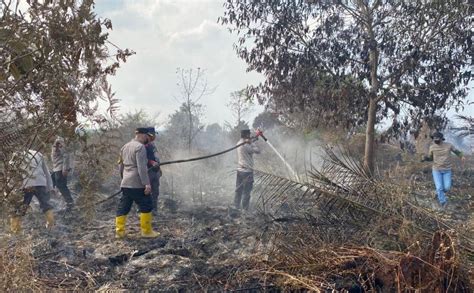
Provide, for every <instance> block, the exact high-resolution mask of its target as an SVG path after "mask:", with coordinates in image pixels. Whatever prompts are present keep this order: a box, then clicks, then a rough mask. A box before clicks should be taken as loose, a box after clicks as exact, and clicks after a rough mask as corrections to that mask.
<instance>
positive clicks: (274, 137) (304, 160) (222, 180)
mask: <svg viewBox="0 0 474 293" xmlns="http://www.w3.org/2000/svg"><path fill="white" fill-rule="evenodd" d="M236 133H237V132H235V131H227V130H223V129H221V128H217V127H212V128H207V129H206V130H205V131H202V132H200V133H198V134H197V135H196V138H195V142H194V145H193V148H192V149H191V151H189V150H188V149H186V148H184V147H178V146H183V144H180V143H179V142H178V141H177V140H179V139H180V138H179V137H176V135H174V134H173V133H169V132H166V131H165V132H163V133H162V134H160V136H159V137H160V139H159V140H158V141H157V142H156V146H157V149H158V153H159V154H160V160H161V161H162V162H165V161H171V160H177V159H187V158H192V157H198V156H203V155H209V154H213V153H217V152H221V151H223V150H225V149H228V148H231V147H233V146H235V145H236V144H237V142H238V141H239V137H238V135H236ZM265 136H266V138H267V139H268V140H269V141H270V142H271V143H272V145H274V146H275V148H276V149H277V150H278V152H280V153H281V154H282V156H283V158H284V159H285V161H287V163H288V164H289V165H290V166H291V167H292V169H294V170H295V171H296V173H297V174H298V175H299V176H301V175H302V174H306V171H308V170H310V169H311V168H312V167H315V168H319V167H320V166H321V164H322V157H321V153H322V152H321V147H322V143H321V141H320V140H319V139H318V138H316V137H314V136H308V137H304V136H303V135H301V134H298V133H295V132H294V131H291V130H290V129H288V128H285V127H283V126H279V127H274V128H272V129H270V130H267V131H265ZM256 144H257V146H258V147H259V148H260V150H261V153H260V154H255V155H254V161H255V169H257V170H262V171H266V172H271V173H272V174H275V175H278V176H282V177H285V178H290V179H293V180H294V179H295V178H294V176H293V175H292V174H291V171H290V170H289V169H288V168H287V167H286V165H285V163H284V162H282V160H281V159H280V158H279V157H278V156H277V155H276V154H275V152H274V151H273V150H272V149H271V147H269V146H268V144H267V143H265V142H264V141H263V139H261V138H260V139H259V140H258V141H257V142H256ZM236 169H237V152H236V151H235V150H234V151H231V152H229V153H226V154H224V155H220V156H217V157H213V158H210V159H205V160H200V161H195V162H186V163H179V164H172V165H165V166H162V172H163V176H162V177H161V180H160V193H161V195H160V196H161V197H171V198H173V199H175V200H179V201H181V202H182V203H183V204H190V205H209V204H216V205H231V204H232V202H233V197H234V192H235V186H236Z"/></svg>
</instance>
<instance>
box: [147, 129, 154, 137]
mask: <svg viewBox="0 0 474 293" xmlns="http://www.w3.org/2000/svg"><path fill="white" fill-rule="evenodd" d="M147 130H148V131H147V134H148V135H149V136H156V130H155V127H147Z"/></svg>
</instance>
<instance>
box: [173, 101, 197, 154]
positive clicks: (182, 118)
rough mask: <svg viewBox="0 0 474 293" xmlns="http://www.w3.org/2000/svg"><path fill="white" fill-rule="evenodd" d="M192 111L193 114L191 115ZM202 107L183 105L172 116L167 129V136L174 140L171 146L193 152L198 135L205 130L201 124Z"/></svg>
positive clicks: (192, 104)
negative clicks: (193, 145) (192, 148)
mask: <svg viewBox="0 0 474 293" xmlns="http://www.w3.org/2000/svg"><path fill="white" fill-rule="evenodd" d="M190 109H191V113H190ZM201 119H202V105H200V104H194V103H191V104H186V103H183V104H181V106H180V107H179V109H178V110H176V111H175V112H174V113H173V114H171V115H170V117H169V121H168V127H167V136H168V137H170V138H171V139H172V142H171V143H170V144H172V145H175V146H176V148H178V149H187V150H188V151H191V147H192V144H193V142H194V139H195V138H196V136H197V134H198V133H199V132H200V131H201V130H202V129H203V128H204V125H203V124H202V122H201Z"/></svg>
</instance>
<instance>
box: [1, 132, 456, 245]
mask: <svg viewBox="0 0 474 293" xmlns="http://www.w3.org/2000/svg"><path fill="white" fill-rule="evenodd" d="M155 138H156V131H155V129H154V128H153V127H140V128H137V129H136V130H135V137H134V138H133V139H132V140H131V141H130V142H128V143H126V144H125V145H124V146H123V147H122V148H121V150H120V159H119V167H120V175H121V183H120V188H121V192H122V194H121V197H120V200H119V204H118V208H117V211H116V218H115V236H116V238H119V239H121V238H124V237H126V235H127V234H126V222H127V215H128V213H129V212H130V210H131V208H132V205H133V203H136V204H137V206H138V211H139V213H140V228H141V236H142V237H144V238H155V237H158V236H159V235H160V233H158V232H156V231H155V230H153V227H152V222H153V214H156V213H157V210H158V196H159V186H160V177H161V175H162V173H161V169H160V160H159V158H158V155H157V152H156V147H155V144H154V141H155ZM432 139H433V144H432V145H431V146H430V148H429V155H428V156H426V157H425V158H424V159H423V161H433V168H432V170H433V171H432V173H433V180H434V183H435V186H436V193H437V198H438V201H439V204H440V205H441V207H442V208H444V207H445V206H446V204H447V197H446V192H448V191H449V189H450V188H451V182H452V180H451V176H452V171H451V169H452V162H451V153H454V154H455V155H457V156H459V157H460V158H461V160H462V161H463V162H464V156H463V154H462V152H460V151H459V150H457V149H455V148H454V146H453V145H452V144H450V143H447V142H445V139H444V137H443V134H442V133H440V132H435V133H434V134H433V135H432ZM255 141H256V138H255V137H251V132H250V130H249V129H244V130H242V131H241V139H240V140H239V142H238V143H237V144H238V145H241V146H239V147H238V148H237V158H238V167H237V180H236V188H235V195H234V206H235V208H236V209H239V210H241V209H243V210H248V209H249V203H250V198H251V192H252V189H253V182H254V159H253V155H254V154H259V153H260V148H259V147H258V146H257V144H256V143H255ZM22 156H23V158H22V159H21V161H22V162H23V165H24V166H23V169H24V170H26V171H27V176H25V178H24V179H23V182H22V185H21V192H22V193H23V201H22V203H21V204H20V205H19V206H17V207H16V208H15V210H14V212H13V215H12V216H11V219H10V220H11V221H10V222H11V230H12V232H14V233H18V232H19V231H21V218H22V217H23V216H24V215H25V213H26V210H27V209H28V207H29V205H30V203H31V201H32V198H33V197H36V198H37V199H38V201H39V204H40V208H41V210H42V211H43V213H44V214H45V217H46V226H47V227H52V226H54V224H55V220H54V214H53V206H52V205H51V204H50V192H51V191H52V190H53V189H54V187H56V188H57V189H58V191H59V192H60V193H61V195H62V196H63V198H64V200H65V202H66V206H67V209H69V210H70V209H72V208H73V207H74V200H73V198H72V196H71V192H70V190H69V188H68V186H67V181H68V175H69V172H70V171H71V165H72V162H71V155H70V153H69V151H68V149H67V147H66V144H65V141H64V139H63V138H60V137H59V138H57V139H56V140H55V142H54V144H53V146H52V150H51V161H52V165H53V169H52V172H51V173H50V171H49V169H48V166H47V164H46V162H45V159H44V156H43V154H42V153H41V152H39V151H36V150H28V151H27V152H25V153H23V154H22Z"/></svg>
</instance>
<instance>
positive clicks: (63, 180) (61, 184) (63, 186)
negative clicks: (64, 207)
mask: <svg viewBox="0 0 474 293" xmlns="http://www.w3.org/2000/svg"><path fill="white" fill-rule="evenodd" d="M52 178H53V185H54V186H56V187H57V188H58V189H59V192H61V195H62V196H63V198H64V200H65V201H66V203H67V204H73V203H74V200H73V199H72V196H71V191H69V188H68V187H67V176H64V175H63V172H62V171H56V172H54V173H53V176H52Z"/></svg>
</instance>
